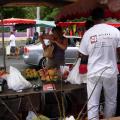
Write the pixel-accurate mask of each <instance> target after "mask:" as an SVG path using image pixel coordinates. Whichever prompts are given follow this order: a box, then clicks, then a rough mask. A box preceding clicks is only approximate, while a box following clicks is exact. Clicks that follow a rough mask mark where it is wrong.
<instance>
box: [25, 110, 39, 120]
mask: <svg viewBox="0 0 120 120" xmlns="http://www.w3.org/2000/svg"><path fill="white" fill-rule="evenodd" d="M36 118H37V116H36V115H35V113H34V112H33V111H29V112H28V115H27V117H26V120H33V119H36Z"/></svg>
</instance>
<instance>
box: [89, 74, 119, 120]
mask: <svg viewBox="0 0 120 120" xmlns="http://www.w3.org/2000/svg"><path fill="white" fill-rule="evenodd" d="M98 79H99V82H98V84H97V86H96V88H95V90H94V92H93V94H92V96H91V97H90V95H91V93H92V91H93V89H94V87H95V85H96V82H97V81H98ZM102 87H103V90H104V97H105V106H104V117H105V118H109V117H112V116H114V115H115V112H116V101H117V77H113V78H105V77H99V76H97V77H92V78H88V79H87V93H88V99H89V97H90V99H89V101H88V120H99V101H100V95H101V90H102Z"/></svg>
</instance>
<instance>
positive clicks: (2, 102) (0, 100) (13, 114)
mask: <svg viewBox="0 0 120 120" xmlns="http://www.w3.org/2000/svg"><path fill="white" fill-rule="evenodd" d="M0 102H1V104H3V105H4V106H5V107H6V109H7V110H8V111H9V112H10V113H11V114H12V116H13V117H14V118H15V119H16V120H20V119H19V118H18V117H17V115H15V113H14V112H13V111H12V110H11V109H10V108H9V107H8V105H7V104H6V103H5V102H4V100H2V99H1V98H0Z"/></svg>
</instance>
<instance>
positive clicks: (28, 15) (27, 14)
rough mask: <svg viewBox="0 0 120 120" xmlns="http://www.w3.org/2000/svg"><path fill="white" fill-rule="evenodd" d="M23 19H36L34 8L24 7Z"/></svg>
mask: <svg viewBox="0 0 120 120" xmlns="http://www.w3.org/2000/svg"><path fill="white" fill-rule="evenodd" d="M23 9H24V12H25V18H28V19H36V10H37V8H36V7H24V8H23Z"/></svg>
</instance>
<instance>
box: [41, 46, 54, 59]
mask: <svg viewBox="0 0 120 120" xmlns="http://www.w3.org/2000/svg"><path fill="white" fill-rule="evenodd" d="M53 50H54V46H53V45H52V44H51V45H48V46H47V47H46V48H45V49H44V53H43V55H44V57H47V58H52V57H53Z"/></svg>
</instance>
